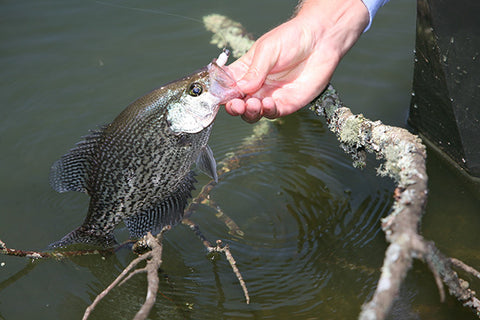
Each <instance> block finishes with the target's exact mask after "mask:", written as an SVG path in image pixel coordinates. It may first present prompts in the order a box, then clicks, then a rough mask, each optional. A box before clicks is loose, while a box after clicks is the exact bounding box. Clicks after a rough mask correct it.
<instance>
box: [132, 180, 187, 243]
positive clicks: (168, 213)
mask: <svg viewBox="0 0 480 320" xmlns="http://www.w3.org/2000/svg"><path fill="white" fill-rule="evenodd" d="M195 182H196V180H195V178H194V174H193V172H190V173H189V174H188V175H187V176H186V177H185V178H184V179H183V181H182V182H181V183H180V186H179V187H178V189H177V190H176V191H175V192H173V193H172V194H171V195H170V196H169V197H167V198H165V199H161V200H160V201H158V203H155V204H152V205H151V207H150V208H149V209H147V210H145V211H143V212H138V213H136V214H135V215H134V216H131V217H129V218H127V219H125V220H124V222H125V225H126V226H127V228H128V230H129V231H130V237H131V238H140V237H143V236H144V235H145V234H146V233H147V232H151V233H152V234H154V235H156V234H158V233H159V232H160V231H161V230H162V228H163V227H165V226H167V225H171V226H174V225H176V224H177V223H178V222H180V220H182V218H183V213H184V211H185V207H186V205H187V202H188V199H189V198H190V197H191V196H192V195H191V192H192V190H193V189H195V187H194V186H193V184H194V183H195Z"/></svg>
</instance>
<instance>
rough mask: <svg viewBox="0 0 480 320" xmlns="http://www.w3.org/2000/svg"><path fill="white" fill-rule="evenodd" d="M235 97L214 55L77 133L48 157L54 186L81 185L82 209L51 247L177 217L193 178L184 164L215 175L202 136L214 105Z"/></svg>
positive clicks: (98, 241) (100, 241)
mask: <svg viewBox="0 0 480 320" xmlns="http://www.w3.org/2000/svg"><path fill="white" fill-rule="evenodd" d="M192 88H195V90H193V89H192ZM200 88H201V89H200ZM238 97H243V93H241V91H240V90H239V89H238V87H237V86H236V83H235V81H234V80H233V79H232V78H231V77H230V75H229V74H228V72H227V71H226V70H225V69H224V68H223V67H222V66H219V65H217V64H216V63H215V61H214V62H212V63H210V64H209V65H208V66H207V67H205V68H202V69H200V70H199V71H197V72H195V73H193V74H191V75H189V76H187V77H184V78H182V79H179V80H177V81H174V82H171V83H169V84H167V85H165V86H163V87H160V88H158V89H156V90H153V91H152V92H150V93H148V94H146V95H145V96H143V97H140V98H139V99H137V100H136V101H134V102H133V103H132V104H130V105H129V106H128V107H127V108H126V109H125V110H124V111H122V112H121V113H120V114H119V115H118V116H117V118H115V120H114V121H113V122H112V123H111V124H109V125H107V126H104V127H103V128H101V129H98V130H95V131H93V132H92V133H91V134H90V135H89V136H86V137H84V140H83V141H82V142H80V143H78V144H77V146H76V147H75V148H74V149H72V150H71V151H70V152H69V153H67V154H66V155H64V156H63V157H62V158H61V159H59V160H58V161H57V162H55V163H54V164H53V166H52V169H51V174H50V183H51V185H52V187H53V188H54V189H55V190H57V191H59V192H65V191H81V192H86V193H87V194H88V195H89V196H90V203H89V209H88V213H87V216H86V218H85V220H84V222H83V224H82V225H81V226H80V227H78V228H77V229H75V230H73V231H72V232H70V233H69V234H67V235H66V236H65V237H63V238H62V239H61V240H60V241H57V242H55V243H53V244H51V247H53V248H56V247H64V246H68V245H70V244H75V243H87V244H93V245H101V246H110V245H112V244H114V243H115V238H114V236H113V230H114V228H115V227H116V226H117V225H118V224H119V223H120V222H121V221H124V222H125V224H126V226H127V228H128V229H129V231H130V236H131V237H132V238H138V237H141V236H143V235H144V234H145V233H146V232H149V231H150V232H152V233H154V234H155V233H158V232H159V231H160V230H161V229H162V228H163V227H164V226H166V225H174V224H176V223H178V222H179V221H180V220H181V219H182V217H183V211H184V209H185V206H186V203H187V201H188V198H190V197H191V191H192V190H193V189H194V183H195V182H196V180H195V178H194V173H193V172H192V171H191V167H192V164H193V163H195V162H196V163H197V167H198V168H200V169H201V170H202V171H204V172H206V173H207V174H209V175H210V176H211V177H213V178H214V179H216V168H215V160H214V158H213V155H212V152H211V150H210V148H209V147H208V145H207V142H208V139H209V137H210V133H211V130H212V126H213V120H214V118H215V116H216V114H217V112H218V108H219V104H220V103H223V102H225V101H227V100H230V99H232V98H238Z"/></svg>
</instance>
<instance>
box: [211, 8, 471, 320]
mask: <svg viewBox="0 0 480 320" xmlns="http://www.w3.org/2000/svg"><path fill="white" fill-rule="evenodd" d="M204 23H205V27H206V28H207V29H208V30H211V31H212V32H216V33H219V34H228V35H230V36H229V37H219V36H217V37H214V38H213V41H212V42H214V43H217V44H218V45H220V46H224V45H225V43H223V42H219V40H218V39H219V38H220V39H224V40H225V41H227V42H228V44H229V45H230V46H231V47H232V48H233V49H234V50H233V52H234V54H235V53H236V52H240V53H241V54H244V53H245V52H246V50H248V48H247V49H245V46H244V43H245V42H248V43H253V42H252V40H251V38H249V37H246V36H244V35H246V34H247V33H246V31H245V30H244V29H243V28H242V27H241V25H240V24H239V23H238V22H235V21H232V20H230V19H228V18H227V17H224V16H219V15H210V16H207V17H205V18H204ZM220 30H225V31H224V32H222V31H220ZM237 45H238V49H239V50H238V51H236V48H237ZM236 57H237V58H238V57H239V56H238V55H237V56H236ZM311 110H312V111H313V112H315V114H317V115H319V116H322V117H324V118H325V120H326V122H327V124H328V127H329V129H330V130H331V131H332V132H333V133H335V134H336V136H337V138H338V140H339V141H340V143H341V147H342V148H343V150H344V151H345V152H346V153H347V154H349V155H350V156H351V157H352V159H353V165H354V166H355V167H360V168H363V167H365V165H366V152H370V153H374V154H375V155H376V156H377V158H378V159H383V160H385V161H384V163H383V164H382V165H381V166H380V167H379V168H378V170H377V172H378V174H380V175H381V176H388V177H390V178H392V179H394V180H395V181H396V183H397V188H396V189H395V191H394V199H395V201H394V204H393V206H392V212H391V213H390V214H389V215H388V216H387V217H386V218H384V219H382V230H383V231H384V232H385V235H386V239H387V241H388V242H389V243H390V245H389V246H388V248H387V250H386V252H385V258H384V262H383V266H382V273H381V276H380V279H379V282H378V285H377V288H376V290H375V293H374V296H373V298H372V300H371V301H370V302H368V303H366V304H365V305H364V306H363V308H362V312H361V314H360V316H359V318H360V319H362V320H366V319H368V320H373V319H385V317H386V316H387V314H388V312H389V310H390V308H391V306H392V303H393V301H394V299H395V298H396V297H397V296H398V292H399V290H400V286H401V284H402V282H403V280H404V279H405V276H406V274H407V272H408V270H409V269H410V268H411V265H412V260H413V258H418V259H421V260H423V261H424V262H426V263H427V264H428V266H429V267H430V270H432V273H433V274H434V277H435V281H436V283H437V286H438V288H439V292H440V297H441V300H442V301H443V299H444V293H443V285H442V282H443V283H444V284H446V285H447V287H448V288H449V292H450V294H452V295H454V296H455V297H456V298H457V299H458V300H459V301H461V302H462V303H463V305H464V306H467V307H469V308H471V309H472V310H473V311H475V312H476V313H477V315H478V316H479V317H480V303H479V300H478V299H477V298H476V296H475V292H474V291H472V290H470V289H468V283H467V282H466V281H464V280H462V279H460V278H458V276H457V274H456V273H455V272H454V271H453V270H452V268H451V265H452V261H455V265H457V266H460V268H462V270H464V271H466V272H469V273H471V274H474V275H475V276H478V272H477V271H476V270H474V269H473V268H471V267H468V266H464V264H463V263H462V262H458V260H456V259H455V260H451V259H449V258H446V257H445V256H443V255H442V254H441V253H440V252H439V250H438V249H437V248H436V247H435V245H434V244H433V242H429V241H426V240H425V239H424V238H423V237H422V236H420V235H419V234H418V229H419V228H420V221H421V218H422V215H423V212H424V209H425V205H426V200H427V193H428V191H427V180H428V177H427V173H426V165H425V159H426V151H425V146H424V145H423V144H422V142H421V140H420V139H419V138H418V137H417V136H415V135H413V134H411V133H409V132H408V131H407V130H405V129H403V128H398V127H392V126H387V125H384V124H382V123H381V122H380V121H375V122H373V121H370V120H368V119H366V118H364V117H363V115H354V114H352V112H351V111H350V109H348V108H347V107H346V106H345V105H344V104H343V103H342V101H341V100H340V99H339V97H338V94H337V92H336V91H335V89H334V88H333V87H332V85H328V86H327V88H326V89H325V90H324V92H323V93H322V94H321V95H320V96H319V97H318V98H316V99H315V100H314V101H312V103H311Z"/></svg>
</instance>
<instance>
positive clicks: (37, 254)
mask: <svg viewBox="0 0 480 320" xmlns="http://www.w3.org/2000/svg"><path fill="white" fill-rule="evenodd" d="M114 250H115V249H114V248H106V249H101V250H100V249H92V250H77V251H60V250H56V251H32V250H18V249H12V248H8V247H7V245H6V244H5V242H3V241H2V240H0V254H3V255H6V256H16V257H25V258H29V259H56V260H61V259H65V258H70V257H76V256H88V255H99V254H100V255H108V254H112V253H113V252H114Z"/></svg>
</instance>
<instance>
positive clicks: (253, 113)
mask: <svg viewBox="0 0 480 320" xmlns="http://www.w3.org/2000/svg"><path fill="white" fill-rule="evenodd" d="M245 105H246V106H245V113H244V114H242V119H243V120H244V121H246V122H248V123H255V122H257V121H258V120H260V118H261V117H262V113H263V112H262V102H261V101H260V100H259V99H257V98H250V99H247V101H246V103H245Z"/></svg>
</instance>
